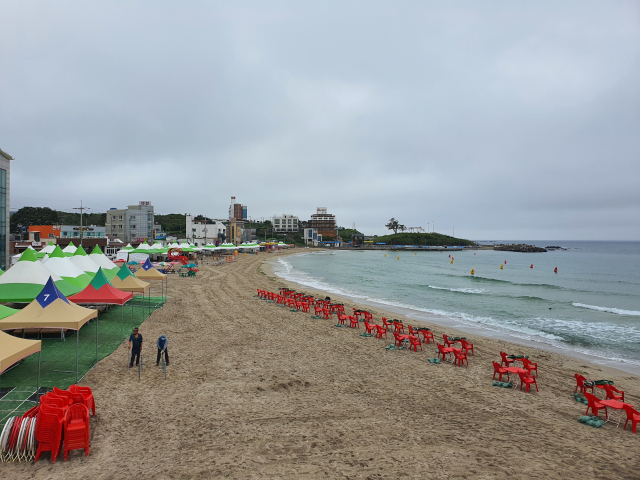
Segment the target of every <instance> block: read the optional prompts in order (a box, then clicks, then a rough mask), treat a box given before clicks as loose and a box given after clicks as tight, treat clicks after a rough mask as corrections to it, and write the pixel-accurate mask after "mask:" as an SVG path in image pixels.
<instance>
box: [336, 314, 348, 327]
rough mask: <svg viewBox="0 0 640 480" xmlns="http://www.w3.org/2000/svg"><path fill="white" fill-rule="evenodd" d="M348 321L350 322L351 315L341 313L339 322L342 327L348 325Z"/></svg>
mask: <svg viewBox="0 0 640 480" xmlns="http://www.w3.org/2000/svg"><path fill="white" fill-rule="evenodd" d="M347 320H349V315H342V314H341V313H339V314H338V321H339V322H340V324H341V325H346V324H347Z"/></svg>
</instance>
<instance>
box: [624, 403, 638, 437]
mask: <svg viewBox="0 0 640 480" xmlns="http://www.w3.org/2000/svg"><path fill="white" fill-rule="evenodd" d="M622 408H624V411H625V412H626V413H627V421H626V422H624V430H626V429H627V423H629V420H631V431H632V432H633V433H636V427H637V426H638V422H640V412H638V411H637V410H636V409H635V408H633V407H632V406H631V405H629V404H627V403H625V404H624V405H623V406H622Z"/></svg>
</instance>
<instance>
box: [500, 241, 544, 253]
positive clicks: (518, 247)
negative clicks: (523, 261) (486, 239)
mask: <svg viewBox="0 0 640 480" xmlns="http://www.w3.org/2000/svg"><path fill="white" fill-rule="evenodd" d="M493 249H494V250H499V251H501V252H546V251H547V250H546V249H545V248H541V247H536V246H534V245H526V244H524V243H518V244H516V243H512V244H510V245H494V246H493Z"/></svg>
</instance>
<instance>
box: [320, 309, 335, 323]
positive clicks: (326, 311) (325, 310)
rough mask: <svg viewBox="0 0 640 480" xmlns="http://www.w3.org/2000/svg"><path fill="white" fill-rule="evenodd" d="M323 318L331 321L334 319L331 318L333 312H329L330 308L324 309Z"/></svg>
mask: <svg viewBox="0 0 640 480" xmlns="http://www.w3.org/2000/svg"><path fill="white" fill-rule="evenodd" d="M322 318H324V319H325V320H331V319H332V318H333V317H332V316H331V310H329V309H328V308H323V309H322Z"/></svg>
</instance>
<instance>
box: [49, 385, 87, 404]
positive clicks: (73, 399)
mask: <svg viewBox="0 0 640 480" xmlns="http://www.w3.org/2000/svg"><path fill="white" fill-rule="evenodd" d="M53 394H54V395H58V396H59V397H64V398H66V399H67V400H68V401H69V406H71V405H73V404H74V403H84V398H82V395H81V394H78V393H71V392H70V391H68V390H60V389H59V388H58V387H53Z"/></svg>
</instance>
